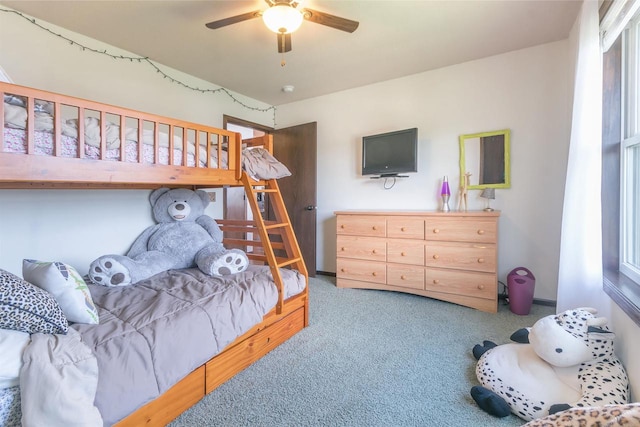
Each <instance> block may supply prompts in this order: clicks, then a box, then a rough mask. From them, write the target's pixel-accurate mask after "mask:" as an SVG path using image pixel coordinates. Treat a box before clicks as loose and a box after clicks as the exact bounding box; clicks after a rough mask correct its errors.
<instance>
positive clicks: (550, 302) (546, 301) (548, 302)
mask: <svg viewBox="0 0 640 427" xmlns="http://www.w3.org/2000/svg"><path fill="white" fill-rule="evenodd" d="M533 303H534V304H538V305H544V306H547V307H555V306H557V302H556V301H553V300H550V299H540V298H534V299H533Z"/></svg>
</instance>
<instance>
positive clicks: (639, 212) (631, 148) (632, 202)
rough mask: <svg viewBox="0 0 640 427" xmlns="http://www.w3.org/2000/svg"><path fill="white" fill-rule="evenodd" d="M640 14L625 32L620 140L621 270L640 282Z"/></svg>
mask: <svg viewBox="0 0 640 427" xmlns="http://www.w3.org/2000/svg"><path fill="white" fill-rule="evenodd" d="M639 40H640V18H639V17H636V18H634V19H633V20H632V21H631V23H630V24H629V27H628V29H627V30H626V32H625V34H624V53H623V63H624V72H623V75H624V76H625V78H624V82H623V94H624V95H623V96H624V112H625V113H624V114H623V117H622V120H623V139H622V143H621V149H620V151H621V165H620V168H621V171H622V173H621V176H620V184H621V192H620V198H621V201H622V205H621V209H620V213H621V217H620V221H621V228H620V231H621V233H620V241H621V247H620V272H621V273H623V274H624V275H626V276H628V277H629V278H630V279H632V280H633V281H635V282H636V283H638V284H640V131H639V129H638V124H639V123H640V120H638V118H639V117H640V108H638V103H639V100H638V98H639V96H638V88H640V72H639V71H640V70H639V67H638V65H639V60H640V49H639V46H640V45H639V43H638V42H639Z"/></svg>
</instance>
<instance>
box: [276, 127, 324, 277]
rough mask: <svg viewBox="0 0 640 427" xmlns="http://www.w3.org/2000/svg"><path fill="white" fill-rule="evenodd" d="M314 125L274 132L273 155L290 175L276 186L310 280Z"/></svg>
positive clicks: (313, 231)
mask: <svg viewBox="0 0 640 427" xmlns="http://www.w3.org/2000/svg"><path fill="white" fill-rule="evenodd" d="M316 146H317V123H315V122H313V123H307V124H303V125H297V126H292V127H289V128H285V129H278V130H275V131H274V132H273V154H274V156H275V157H276V158H277V159H278V160H280V161H281V162H282V163H283V164H285V165H286V166H287V168H289V170H290V171H291V176H289V177H286V178H280V179H279V180H278V185H279V186H280V192H281V193H282V198H283V199H284V204H285V206H286V207H287V213H288V214H289V218H290V219H291V224H292V225H293V230H294V232H295V233H296V238H297V239H298V244H299V245H300V251H301V252H302V257H303V259H304V262H305V264H306V265H307V270H308V271H309V276H311V277H315V275H316V209H317V205H316V152H317V150H316Z"/></svg>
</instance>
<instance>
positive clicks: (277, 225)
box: [264, 222, 291, 230]
mask: <svg viewBox="0 0 640 427" xmlns="http://www.w3.org/2000/svg"><path fill="white" fill-rule="evenodd" d="M289 225H291V224H289V223H288V222H281V223H277V224H269V225H265V226H264V228H265V230H273V229H274V228H283V227H287V226H289Z"/></svg>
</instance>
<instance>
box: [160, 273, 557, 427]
mask: <svg viewBox="0 0 640 427" xmlns="http://www.w3.org/2000/svg"><path fill="white" fill-rule="evenodd" d="M334 283H335V278H332V277H327V276H318V277H317V278H316V279H311V281H310V285H309V292H310V310H311V314H310V325H309V327H308V328H306V329H304V330H303V331H302V332H300V333H299V334H297V335H296V336H294V337H293V338H291V339H290V340H289V341H287V342H286V343H284V344H283V345H281V346H280V347H278V348H276V349H275V350H274V351H272V352H271V353H269V354H268V355H267V356H265V357H264V358H262V359H261V360H259V361H258V362H256V363H254V364H253V365H252V366H250V367H249V368H247V369H246V370H244V371H243V372H241V373H239V374H238V375H236V376H235V377H234V378H232V379H231V380H230V381H228V382H227V383H225V384H223V385H222V386H221V387H219V388H218V389H217V390H214V391H213V392H212V393H210V394H209V395H207V396H206V397H205V398H204V399H203V400H201V401H200V402H199V403H198V404H197V405H196V406H194V407H193V408H191V409H190V410H188V411H187V412H185V413H184V414H182V415H181V416H180V417H179V418H178V419H176V420H175V421H174V422H173V423H172V424H171V426H172V427H182V426H234V427H235V426H367V427H373V426H385V427H388V426H520V425H522V424H523V423H524V422H523V421H522V420H520V419H519V418H517V417H515V416H513V415H511V416H509V417H507V418H504V419H498V418H494V417H492V416H490V415H488V414H486V413H484V412H483V411H482V410H480V409H479V408H478V407H477V405H476V404H475V402H474V401H473V400H472V399H471V397H470V395H469V390H470V388H471V387H472V386H473V385H476V384H477V380H476V377H475V371H474V369H475V359H474V358H473V355H472V354H471V349H472V348H473V346H474V345H475V344H476V343H481V342H482V341H483V340H485V339H489V340H492V341H495V342H496V343H498V344H502V343H506V342H508V341H509V336H510V335H511V333H512V332H514V331H515V330H516V329H518V328H520V327H526V326H531V325H532V324H533V323H534V322H535V321H536V320H537V319H538V318H540V317H543V316H546V315H548V314H552V313H553V312H554V309H553V308H552V307H545V306H538V305H534V306H533V308H532V310H531V313H530V314H529V315H528V316H518V315H515V314H513V313H511V312H510V311H509V308H508V306H506V305H503V304H500V307H499V312H498V314H489V313H483V312H480V311H478V310H474V309H470V308H465V307H461V306H458V305H455V304H450V303H446V302H442V301H436V300H432V299H429V298H423V297H418V296H414V295H406V294H401V293H395V292H387V291H373V290H360V289H339V288H337V287H336V286H335V284H334Z"/></svg>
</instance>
